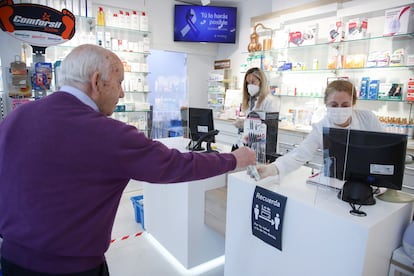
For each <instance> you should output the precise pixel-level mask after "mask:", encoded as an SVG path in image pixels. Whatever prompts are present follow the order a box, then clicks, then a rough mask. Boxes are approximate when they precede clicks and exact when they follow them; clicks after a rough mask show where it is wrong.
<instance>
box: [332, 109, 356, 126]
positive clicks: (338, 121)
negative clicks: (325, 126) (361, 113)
mask: <svg viewBox="0 0 414 276" xmlns="http://www.w3.org/2000/svg"><path fill="white" fill-rule="evenodd" d="M326 114H327V116H328V118H329V121H330V122H332V123H334V124H335V125H342V124H343V123H345V122H346V121H347V120H348V119H349V117H351V115H352V107H328V108H327V110H326Z"/></svg>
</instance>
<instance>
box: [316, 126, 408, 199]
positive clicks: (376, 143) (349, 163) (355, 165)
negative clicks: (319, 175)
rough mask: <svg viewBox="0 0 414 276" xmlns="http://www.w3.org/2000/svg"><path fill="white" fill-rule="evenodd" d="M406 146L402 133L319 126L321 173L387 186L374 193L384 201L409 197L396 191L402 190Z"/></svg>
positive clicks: (349, 180)
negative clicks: (321, 156) (321, 159)
mask: <svg viewBox="0 0 414 276" xmlns="http://www.w3.org/2000/svg"><path fill="white" fill-rule="evenodd" d="M406 149H407V135H405V134H397V133H388V132H374V131H364V130H355V129H340V128H328V127H324V128H323V153H324V154H323V155H324V160H325V175H326V176H330V177H336V178H338V179H340V180H345V181H347V182H350V183H351V184H359V185H361V183H362V184H366V185H367V186H374V187H383V188H387V190H386V192H385V193H383V194H381V195H378V196H377V198H379V199H382V200H384V201H391V202H408V201H412V200H413V198H412V197H411V196H409V195H407V194H405V193H401V192H399V191H398V190H401V189H402V183H403V177H404V169H405V155H406ZM374 203H375V201H374Z"/></svg>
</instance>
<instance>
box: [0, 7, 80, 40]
mask: <svg viewBox="0 0 414 276" xmlns="http://www.w3.org/2000/svg"><path fill="white" fill-rule="evenodd" d="M75 21H76V19H75V16H74V15H73V14H72V12H70V11H69V10H67V9H63V10H62V11H58V10H55V9H52V8H50V7H48V6H43V5H37V4H30V3H21V4H14V3H13V1H11V0H1V1H0V29H2V30H3V31H4V32H6V33H7V34H9V35H11V36H12V37H14V38H16V39H19V40H21V41H24V42H27V43H28V44H30V45H32V46H33V45H34V46H43V47H47V46H51V45H57V44H61V43H64V42H66V41H67V40H70V39H71V38H72V37H73V36H74V34H75Z"/></svg>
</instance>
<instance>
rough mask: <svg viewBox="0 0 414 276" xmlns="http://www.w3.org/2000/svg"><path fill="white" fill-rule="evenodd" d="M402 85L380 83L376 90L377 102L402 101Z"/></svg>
mask: <svg viewBox="0 0 414 276" xmlns="http://www.w3.org/2000/svg"><path fill="white" fill-rule="evenodd" d="M402 90H403V84H402V83H390V82H384V83H380V85H379V90H378V99H379V100H398V101H400V100H401V99H402Z"/></svg>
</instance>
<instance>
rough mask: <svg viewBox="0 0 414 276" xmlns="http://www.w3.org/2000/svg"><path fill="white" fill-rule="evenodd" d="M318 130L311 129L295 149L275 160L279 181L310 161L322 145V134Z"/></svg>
mask: <svg viewBox="0 0 414 276" xmlns="http://www.w3.org/2000/svg"><path fill="white" fill-rule="evenodd" d="M318 129H319V128H315V127H313V128H312V131H311V132H310V133H309V134H308V135H307V136H306V138H305V139H304V140H303V141H302V143H300V145H299V146H298V147H297V148H295V149H294V150H292V151H291V152H289V153H287V154H285V155H283V156H281V157H279V158H278V159H276V161H275V162H274V163H275V165H276V167H277V169H278V170H279V175H280V179H282V178H283V177H284V176H285V175H286V174H288V173H290V172H292V171H294V170H296V169H298V168H299V167H300V166H302V165H304V164H305V163H306V162H308V161H311V160H312V158H313V157H314V155H315V153H316V152H317V150H318V149H319V148H320V147H321V143H322V133H321V132H320V131H319V130H318Z"/></svg>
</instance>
